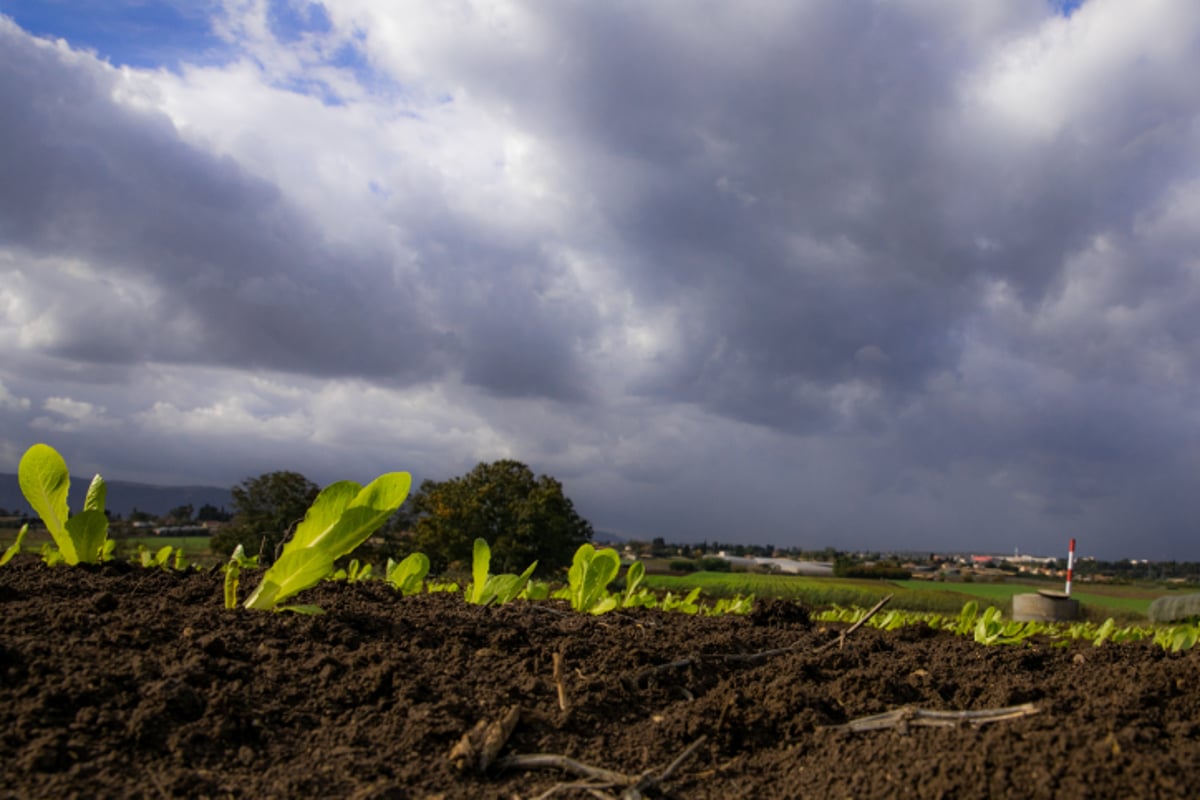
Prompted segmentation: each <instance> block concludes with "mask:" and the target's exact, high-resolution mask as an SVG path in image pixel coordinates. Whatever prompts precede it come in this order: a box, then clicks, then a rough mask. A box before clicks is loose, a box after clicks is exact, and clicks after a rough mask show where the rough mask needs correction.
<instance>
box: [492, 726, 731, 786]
mask: <svg viewBox="0 0 1200 800" xmlns="http://www.w3.org/2000/svg"><path fill="white" fill-rule="evenodd" d="M707 739H708V737H707V736H701V737H699V738H698V739H696V741H694V742H692V743H691V744H690V745H688V746H687V747H686V748H684V750H683V752H682V753H680V754H679V755H678V756H676V757H675V758H674V759H673V760H672V761H671V763H670V764H668V765H667V766H666V767H664V768H663V769H662V770H661V771H659V772H657V773H655V772H654V771H650V772H644V773H642V774H640V775H626V774H625V773H623V772H616V771H614V770H610V769H604V768H603V767H593V766H592V765H590V764H584V763H582V762H580V761H576V760H575V759H573V758H568V757H567V756H560V755H554V754H550V753H533V754H530V755H515V756H508V757H507V758H504V759H502V760H500V761H499V762H497V765H498V766H499V767H500V768H501V769H558V770H562V771H563V772H570V773H573V774H575V775H578V776H579V777H581V778H587V779H589V780H591V781H595V783H591V784H585V785H579V784H561V783H560V784H556V785H555V786H552V787H551V788H550V792H551V793H553V792H557V791H559V790H560V789H563V788H579V789H585V790H587V791H593V790H596V791H598V790H600V789H607V788H610V787H615V786H623V787H625V791H623V792H622V793H621V797H622V798H630V799H631V798H640V797H641V796H642V792H643V791H644V790H646V789H649V788H651V787H654V786H657V785H658V784H660V783H662V782H664V781H666V780H668V779H669V778H670V777H671V776H672V775H674V774H675V771H676V770H677V769H679V767H680V766H682V765H683V764H684V763H685V762H686V761H687V760H688V759H689V758H691V757H692V756H693V755H695V753H696V751H697V750H699V749H700V746H701V745H702V744H704V742H705V741H707ZM542 796H543V797H545V796H548V794H544V795H542Z"/></svg>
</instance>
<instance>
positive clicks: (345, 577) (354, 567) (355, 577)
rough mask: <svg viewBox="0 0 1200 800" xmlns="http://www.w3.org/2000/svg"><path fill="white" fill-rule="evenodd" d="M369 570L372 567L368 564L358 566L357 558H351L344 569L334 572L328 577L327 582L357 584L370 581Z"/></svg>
mask: <svg viewBox="0 0 1200 800" xmlns="http://www.w3.org/2000/svg"><path fill="white" fill-rule="evenodd" d="M371 570H372V566H371V565H370V564H360V563H359V561H358V559H357V558H352V559H350V563H349V564H347V565H346V568H345V569H339V570H337V571H335V572H334V573H333V574H332V575H330V576H329V580H331V581H345V582H346V583H358V582H359V581H365V580H370V578H371Z"/></svg>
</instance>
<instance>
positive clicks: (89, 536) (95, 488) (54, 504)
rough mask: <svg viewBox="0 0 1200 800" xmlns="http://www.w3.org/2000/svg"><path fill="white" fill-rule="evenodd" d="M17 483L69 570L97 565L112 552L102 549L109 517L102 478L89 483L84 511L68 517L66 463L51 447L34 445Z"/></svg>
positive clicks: (19, 469) (18, 469) (68, 477)
mask: <svg viewBox="0 0 1200 800" xmlns="http://www.w3.org/2000/svg"><path fill="white" fill-rule="evenodd" d="M17 482H18V483H19V484H20V485H21V493H22V494H23V495H25V500H26V501H28V503H29V505H30V506H31V507H32V508H33V510H34V511H36V512H37V513H38V516H39V517H41V518H42V522H43V523H44V524H45V526H46V530H47V531H49V532H50V536H51V537H52V538H53V539H54V544H55V545H57V548H58V552H59V553H61V554H62V560H63V561H65V562H66V563H67V564H70V565H72V566H74V565H76V564H96V563H99V562H100V561H101V560H102V559H103V557H104V555H105V554H106V553H111V548H110V549H108V550H106V549H105V547H106V545H107V544H108V517H106V516H104V498H105V494H106V492H107V489H106V487H105V484H104V479H103V478H101V477H100V476H99V475H97V476H96V477H95V478H93V479H92V483H91V486H89V487H88V490H87V496H86V497H85V498H84V501H83V510H82V511H80V512H79V513H78V514H71V512H70V509H69V508H68V506H67V492H68V490H69V489H70V488H71V473H70V472H68V471H67V462H66V461H64V460H63V457H62V456H60V455H59V454H58V451H57V450H55V449H54V448H53V447H51V446H50V445H47V444H35V445H34V446H33V447H30V448H29V449H28V450H26V451H25V455H23V456H21V463H20V464H19V465H18V466H17ZM47 555H48V554H47ZM47 560H48V561H50V560H53V559H52V557H51V558H48V559H47Z"/></svg>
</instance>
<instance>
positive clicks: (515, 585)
mask: <svg viewBox="0 0 1200 800" xmlns="http://www.w3.org/2000/svg"><path fill="white" fill-rule="evenodd" d="M491 565H492V548H491V547H489V546H488V543H487V542H486V541H485V540H483V539H476V540H475V546H474V549H473V552H472V558H471V578H472V581H471V585H470V586H468V587H467V589H466V599H467V602H468V603H474V604H475V605H480V606H486V605H487V604H488V603H491V602H492V601H493V600H494V601H495V602H496V605H504V604H505V603H508V602H511V601H512V600H514V599H516V597H517V595H519V594H520V593H521V591H522V590H523V589H524V588H525V584H527V583H529V578H530V576H532V575H533V571H534V570H535V569H537V562H536V561H534V562H533V563H532V564H530V565H529V567H528V568H527V569H526V570H525V571H524V572H522V573H521V574H520V575H511V574H510V575H491V574H489V570H490V568H491Z"/></svg>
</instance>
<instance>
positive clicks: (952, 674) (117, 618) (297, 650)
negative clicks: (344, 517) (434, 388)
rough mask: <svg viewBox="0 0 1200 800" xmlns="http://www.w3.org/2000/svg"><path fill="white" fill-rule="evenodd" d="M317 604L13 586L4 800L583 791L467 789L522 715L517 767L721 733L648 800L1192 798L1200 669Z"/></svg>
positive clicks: (910, 639)
mask: <svg viewBox="0 0 1200 800" xmlns="http://www.w3.org/2000/svg"><path fill="white" fill-rule="evenodd" d="M302 601H303V602H311V603H317V604H319V605H321V606H323V607H324V608H325V610H326V612H327V613H325V614H324V615H323V616H316V617H303V616H295V615H290V614H265V613H250V612H246V611H243V610H239V611H237V612H227V611H225V610H224V609H223V605H222V590H221V576H220V575H219V574H218V575H206V574H191V575H178V574H174V573H169V572H161V571H146V570H142V569H135V568H132V567H120V566H106V567H103V568H99V569H92V568H74V569H70V568H58V569H48V568H46V567H43V566H42V565H41V564H40V563H38V562H35V561H22V560H20V559H18V560H17V561H15V562H13V563H11V564H9V565H7V566H5V567H3V568H0V613H2V614H3V618H2V619H3V621H2V622H0V715H2V716H3V724H2V725H0V731H2V734H0V735H2V739H0V764H2V765H3V773H2V776H0V796H3V797H20V798H70V797H79V798H105V797H145V798H163V797H189V798H199V797H212V798H226V797H234V798H242V797H245V798H301V797H346V798H363V799H365V798H407V797H413V798H434V797H442V798H460V797H461V798H489V797H495V798H512V797H521V798H531V797H536V796H538V795H540V794H542V793H544V792H547V791H548V790H550V789H551V788H552V787H554V786H555V785H556V784H560V783H572V782H576V783H577V782H579V781H580V780H581V779H580V778H578V777H576V776H571V775H566V774H564V773H561V772H558V771H555V770H548V769H540V770H524V769H522V770H507V771H500V770H496V769H493V770H491V771H489V773H488V774H486V775H476V774H471V773H466V774H463V773H460V772H458V771H456V770H455V769H454V767H453V766H452V765H451V763H450V761H449V759H448V756H449V754H450V751H451V749H452V748H453V746H454V745H455V743H456V742H457V741H458V740H459V739H460V737H462V736H463V734H464V733H466V732H467V731H468V730H470V729H471V728H472V727H473V726H474V725H475V723H476V722H477V721H479V720H481V719H487V720H495V719H498V718H499V717H501V716H502V714H503V712H504V711H505V710H506V709H508V708H510V707H513V706H516V707H518V708H519V709H520V718H519V721H518V723H517V725H516V728H515V730H514V731H513V733H512V736H511V738H510V739H509V740H508V742H507V745H506V746H505V748H504V750H503V751H502V753H501V757H502V758H503V757H504V756H509V755H512V754H530V753H552V754H559V755H564V756H569V757H570V758H573V759H576V760H577V761H579V762H583V763H586V764H589V765H592V766H596V767H603V768H605V769H609V770H615V771H618V772H622V773H626V774H639V773H642V772H644V771H656V772H661V771H662V769H663V768H664V767H665V766H666V765H667V764H668V763H669V762H671V761H672V760H673V759H675V758H676V756H678V755H680V754H681V753H682V752H684V750H685V749H686V748H687V747H688V745H690V744H691V743H693V742H694V741H696V740H697V739H698V738H699V737H701V736H704V737H706V738H705V740H704V742H703V744H702V745H701V746H700V747H699V748H698V749H697V750H695V751H694V752H693V753H692V754H691V756H690V757H689V758H688V759H687V760H686V761H685V762H684V763H683V764H682V765H680V766H679V767H678V769H677V770H676V771H675V772H674V774H672V775H671V776H670V777H669V778H668V779H666V780H664V781H661V782H660V783H658V784H650V785H648V786H645V787H644V788H643V793H644V794H645V795H646V796H670V797H681V798H690V797H697V798H732V797H746V798H776V797H821V798H843V797H860V798H861V797H946V798H949V797H957V798H961V797H1045V798H1081V797H1194V796H1196V794H1197V788H1196V785H1197V779H1196V777H1195V776H1194V775H1193V772H1192V771H1193V769H1194V768H1195V765H1196V764H1197V763H1200V653H1197V652H1191V653H1186V654H1183V655H1172V654H1169V653H1164V652H1162V651H1160V650H1159V649H1157V648H1155V647H1154V646H1152V645H1148V644H1137V645H1130V644H1126V645H1113V644H1106V645H1104V646H1103V647H1100V648H1095V647H1092V646H1091V645H1090V644H1086V643H1076V644H1072V645H1070V646H1068V647H1061V648H1056V647H1050V646H1048V645H1047V644H1045V643H1043V644H1035V645H1025V646H1019V647H995V648H987V647H982V646H980V645H976V644H975V643H973V642H971V641H969V640H965V639H959V638H955V637H953V636H950V635H948V634H941V633H934V632H932V631H928V630H921V629H907V630H905V631H902V632H899V633H890V634H888V633H881V632H878V631H875V630H871V629H862V630H859V631H856V632H855V633H854V634H852V635H851V636H849V637H848V638H847V639H846V641H845V644H844V647H842V648H841V649H838V648H836V647H833V648H828V649H825V650H822V651H818V650H817V647H818V646H820V645H821V644H823V643H825V642H827V641H829V639H830V638H831V637H833V636H834V635H835V631H834V630H828V629H826V628H823V627H822V626H820V625H819V624H812V623H810V622H809V621H808V618H807V615H806V614H804V613H803V612H802V610H797V609H795V608H794V607H787V606H783V605H775V606H772V607H765V608H763V609H761V610H760V611H759V612H758V613H756V614H755V615H752V616H750V617H723V618H699V619H697V618H690V617H687V616H683V615H677V614H672V615H665V614H660V613H657V612H639V613H631V614H610V615H606V616H603V617H590V616H585V615H579V614H573V613H570V612H569V611H566V610H565V609H564V607H563V606H562V605H559V604H553V603H541V604H524V603H516V604H512V605H509V606H505V607H502V608H478V607H474V606H470V605H467V604H466V603H465V602H463V600H462V598H461V597H460V596H457V595H454V596H447V595H436V596H421V597H410V598H401V597H399V596H398V595H397V594H395V593H394V592H393V591H392V590H391V588H390V587H388V586H387V585H386V584H383V583H379V582H371V583H367V584H358V585H350V586H347V585H344V584H341V585H332V584H327V585H324V586H322V587H320V588H318V589H314V590H312V591H310V592H308V593H306V594H305V595H303V596H302ZM791 645H799V648H798V649H797V650H796V651H795V652H791V653H783V654H779V655H775V656H771V657H767V658H763V659H759V660H757V661H754V660H740V661H738V660H725V661H720V660H715V659H711V658H710V659H699V660H696V661H693V663H691V664H688V665H685V666H678V667H668V668H663V669H659V670H657V671H653V668H655V667H659V666H661V665H665V664H669V663H671V662H674V661H680V660H684V659H687V658H689V657H694V656H697V655H704V654H710V655H711V654H738V653H741V654H749V653H758V652H762V651H766V650H770V649H773V648H780V647H785V646H791ZM555 653H561V654H562V658H563V665H564V670H563V672H564V680H563V683H564V686H565V689H566V691H567V694H568V701H569V710H568V711H566V712H563V711H561V710H560V709H559V705H558V696H557V691H556V686H555V681H554V678H553V659H554V654H555ZM1026 702H1032V703H1033V704H1035V705H1036V707H1037V709H1038V710H1039V713H1038V714H1036V715H1034V716H1029V717H1025V718H1021V719H1015V720H1010V721H1004V722H997V723H993V724H991V725H988V726H986V727H980V728H971V727H965V726H960V727H954V728H925V727H911V728H910V729H909V730H908V731H907V732H903V731H900V730H895V729H889V730H878V731H872V732H865V733H848V732H845V731H840V730H833V729H831V727H832V726H837V725H841V724H843V723H846V722H848V721H849V720H852V719H856V718H859V717H862V716H865V715H870V714H877V713H880V712H885V711H889V710H892V709H896V708H899V707H903V706H914V707H919V708H924V709H940V710H980V709H992V708H998V707H1002V706H1010V705H1014V704H1020V703H1026ZM605 792H606V793H607V794H609V795H611V796H618V795H620V793H621V789H620V788H610V789H606V790H605ZM554 796H555V797H587V796H591V795H588V794H586V793H584V792H583V791H582V790H579V789H572V790H565V789H561V790H559V791H558V792H556V793H555V794H554Z"/></svg>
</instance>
